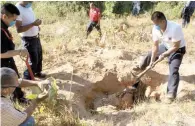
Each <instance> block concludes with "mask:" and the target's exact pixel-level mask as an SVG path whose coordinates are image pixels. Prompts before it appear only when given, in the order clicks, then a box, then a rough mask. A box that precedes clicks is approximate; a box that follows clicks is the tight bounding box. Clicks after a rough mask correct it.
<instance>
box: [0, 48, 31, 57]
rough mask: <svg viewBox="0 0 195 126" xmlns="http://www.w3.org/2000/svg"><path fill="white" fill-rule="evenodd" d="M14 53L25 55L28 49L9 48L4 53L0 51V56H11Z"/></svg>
mask: <svg viewBox="0 0 195 126" xmlns="http://www.w3.org/2000/svg"><path fill="white" fill-rule="evenodd" d="M16 55H21V56H26V55H28V51H27V50H26V49H19V50H9V51H7V52H5V53H1V54H0V58H11V57H13V56H16Z"/></svg>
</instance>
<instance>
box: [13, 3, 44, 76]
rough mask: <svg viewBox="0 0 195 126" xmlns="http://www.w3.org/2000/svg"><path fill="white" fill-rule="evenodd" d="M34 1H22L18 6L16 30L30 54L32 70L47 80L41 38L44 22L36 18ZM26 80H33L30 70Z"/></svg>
mask: <svg viewBox="0 0 195 126" xmlns="http://www.w3.org/2000/svg"><path fill="white" fill-rule="evenodd" d="M31 5H32V1H21V2H19V3H17V4H16V7H17V8H18V10H19V11H20V15H19V16H18V17H17V19H16V29H17V32H18V33H20V36H21V38H22V44H23V46H24V47H25V48H26V49H27V50H28V52H29V54H30V61H31V68H32V71H33V73H34V75H35V76H36V77H40V78H45V76H46V75H45V74H43V73H41V71H42V46H41V42H40V38H39V25H41V23H42V21H41V20H39V19H36V18H35V15H34V12H33V10H32V8H31ZM24 78H25V79H31V77H30V75H29V72H28V70H26V71H25V72H24Z"/></svg>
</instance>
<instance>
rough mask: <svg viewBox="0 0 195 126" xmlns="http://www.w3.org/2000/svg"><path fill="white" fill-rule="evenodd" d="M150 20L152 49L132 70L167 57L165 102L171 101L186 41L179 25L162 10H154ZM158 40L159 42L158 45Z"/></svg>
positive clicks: (174, 96)
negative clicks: (167, 74) (167, 73)
mask: <svg viewBox="0 0 195 126" xmlns="http://www.w3.org/2000/svg"><path fill="white" fill-rule="evenodd" d="M151 20H152V21H153V23H154V26H153V30H152V38H153V48H152V51H150V52H149V53H148V54H147V55H146V56H145V58H144V59H143V61H142V62H141V64H140V65H139V66H136V67H134V68H133V70H135V71H142V70H144V69H146V67H151V68H152V67H154V62H155V61H156V60H157V59H158V60H159V61H162V60H163V59H164V58H165V57H168V58H169V78H168V86H167V97H166V99H165V103H171V102H172V101H173V100H174V99H175V98H176V95H177V89H178V86H179V67H180V65H181V62H182V59H183V56H184V54H185V52H186V42H185V40H184V34H183V31H182V28H181V26H180V25H179V24H177V23H175V22H172V21H169V20H167V19H166V17H165V15H164V14H163V13H162V12H159V11H156V12H154V13H153V14H152V17H151ZM159 42H161V44H160V45H159Z"/></svg>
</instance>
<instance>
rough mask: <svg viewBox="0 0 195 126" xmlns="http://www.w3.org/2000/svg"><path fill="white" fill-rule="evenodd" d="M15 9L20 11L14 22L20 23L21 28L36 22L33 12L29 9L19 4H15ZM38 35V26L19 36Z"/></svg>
mask: <svg viewBox="0 0 195 126" xmlns="http://www.w3.org/2000/svg"><path fill="white" fill-rule="evenodd" d="M16 7H17V8H18V10H19V11H20V15H19V16H18V17H17V19H16V20H18V21H22V26H25V25H28V24H31V23H33V22H34V21H35V20H36V18H35V15H34V12H33V10H32V8H31V7H29V8H25V7H23V6H21V5H20V4H19V3H17V4H16ZM38 33H39V28H38V26H33V27H32V28H31V29H29V30H27V31H25V32H22V33H20V36H22V37H32V36H36V35H38Z"/></svg>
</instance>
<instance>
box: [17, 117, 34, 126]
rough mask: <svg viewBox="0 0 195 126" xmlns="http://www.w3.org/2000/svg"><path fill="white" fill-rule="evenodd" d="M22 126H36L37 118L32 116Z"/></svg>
mask: <svg viewBox="0 0 195 126" xmlns="http://www.w3.org/2000/svg"><path fill="white" fill-rule="evenodd" d="M20 126H35V120H34V118H33V117H32V116H31V117H29V118H28V119H27V120H26V121H25V122H23V123H22V124H21V125H20Z"/></svg>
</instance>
